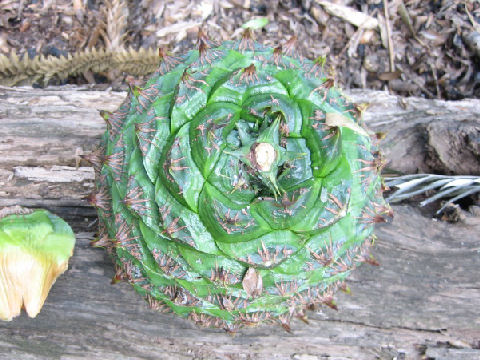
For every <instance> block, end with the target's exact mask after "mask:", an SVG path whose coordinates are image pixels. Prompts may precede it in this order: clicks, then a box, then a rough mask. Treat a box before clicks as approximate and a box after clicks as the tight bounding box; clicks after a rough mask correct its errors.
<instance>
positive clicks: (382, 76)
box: [377, 70, 402, 81]
mask: <svg viewBox="0 0 480 360" xmlns="http://www.w3.org/2000/svg"><path fill="white" fill-rule="evenodd" d="M400 75H402V72H401V71H398V70H397V71H385V72H381V73H378V74H377V77H378V79H379V80H384V81H388V80H395V79H398V78H399V77H400Z"/></svg>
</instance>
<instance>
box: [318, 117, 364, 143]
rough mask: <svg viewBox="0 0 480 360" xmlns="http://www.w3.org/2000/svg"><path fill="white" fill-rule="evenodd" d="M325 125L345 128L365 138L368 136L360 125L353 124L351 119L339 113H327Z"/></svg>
mask: <svg viewBox="0 0 480 360" xmlns="http://www.w3.org/2000/svg"><path fill="white" fill-rule="evenodd" d="M325 124H327V125H328V126H330V127H346V128H349V129H350V130H353V131H355V132H356V133H358V134H360V135H363V136H367V137H368V134H367V132H366V131H365V129H363V128H362V127H361V126H360V125H358V124H357V123H355V122H354V121H353V120H352V119H350V118H348V117H346V116H345V115H342V114H340V113H336V112H335V113H327V114H326V118H325Z"/></svg>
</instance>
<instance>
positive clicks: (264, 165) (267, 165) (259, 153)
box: [254, 143, 276, 171]
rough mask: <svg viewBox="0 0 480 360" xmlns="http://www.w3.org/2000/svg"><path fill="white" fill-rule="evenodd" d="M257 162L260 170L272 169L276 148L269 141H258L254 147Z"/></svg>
mask: <svg viewBox="0 0 480 360" xmlns="http://www.w3.org/2000/svg"><path fill="white" fill-rule="evenodd" d="M254 154H255V163H256V166H257V168H258V169H259V170H260V171H270V169H271V167H272V164H273V162H274V161H275V157H276V153H275V148H274V147H273V146H272V144H269V143H257V144H256V146H255V149H254Z"/></svg>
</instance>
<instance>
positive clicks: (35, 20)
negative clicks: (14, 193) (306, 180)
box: [0, 0, 480, 99]
mask: <svg viewBox="0 0 480 360" xmlns="http://www.w3.org/2000/svg"><path fill="white" fill-rule="evenodd" d="M329 2H330V3H336V4H339V5H343V6H345V7H346V10H347V11H359V12H362V13H363V14H367V15H370V16H371V17H372V18H373V19H375V20H376V21H378V24H379V26H377V27H375V29H374V30H364V29H359V28H357V27H356V26H355V25H352V24H351V23H350V22H349V21H347V20H344V19H342V18H340V17H338V16H334V15H332V14H331V13H329V12H327V10H326V8H325V6H324V5H322V4H321V3H322V1H317V0H272V1H267V0H198V1H193V0H171V1H155V0H141V1H127V0H106V1H99V0H74V1H66V0H44V1H40V0H30V1H18V0H2V1H1V4H0V53H4V54H8V53H10V52H11V51H16V53H17V54H19V55H20V56H22V55H24V54H28V56H30V57H33V56H34V55H36V54H45V55H52V56H62V55H66V54H68V53H72V52H75V51H79V50H83V49H86V48H97V49H98V48H110V49H112V48H121V47H133V48H135V49H138V48H140V47H160V46H167V47H168V48H169V49H170V51H172V52H174V53H179V52H183V51H186V50H188V49H190V48H192V47H193V46H195V42H196V34H197V31H198V29H199V28H201V27H202V28H203V29H205V30H206V31H207V32H208V34H209V36H210V37H211V38H213V39H214V40H219V41H222V40H227V39H231V38H239V37H240V36H241V25H242V24H244V23H245V22H247V21H248V20H251V19H253V18H256V17H259V16H265V17H267V18H268V19H269V23H268V25H266V27H264V28H263V29H262V30H257V31H256V38H257V40H258V41H261V42H264V43H268V44H271V45H276V44H283V43H285V42H286V41H287V40H288V39H289V38H290V37H291V36H292V35H296V36H297V37H298V43H297V46H298V51H299V52H300V53H301V54H302V55H304V56H306V57H309V58H312V59H314V58H317V57H318V56H326V58H327V60H328V64H329V65H330V66H331V67H332V69H333V71H334V72H335V73H336V77H337V81H338V83H339V85H340V86H341V87H343V88H347V89H349V88H371V89H384V88H387V87H389V88H390V90H392V91H393V92H395V93H397V94H401V95H415V96H423V97H426V98H442V99H461V98H468V97H477V98H478V97H480V72H479V69H480V60H479V59H480V25H479V22H480V3H479V2H477V1H471V0H470V1H459V0H443V1H438V0H428V1H425V0H424V1H422V0H404V1H401V0H388V1H383V0H343V1H342V0H340V1H333V0H331V1H329ZM323 3H325V1H324V2H323ZM385 3H386V4H388V7H387V9H388V14H389V16H388V20H389V25H390V26H389V28H390V31H389V32H388V31H387V30H386V25H385V24H386V21H385V19H386V18H385V9H384V4H385ZM354 17H356V18H358V14H357V15H355V16H354ZM408 19H409V20H408ZM389 34H390V40H391V45H392V46H391V49H390V50H389V45H388V43H389V41H388V38H389ZM390 56H392V61H393V68H391V66H390ZM100 75H102V74H100ZM118 77H119V79H118V80H123V75H118ZM108 78H109V79H110V80H111V79H112V78H111V76H109V77H106V76H99V74H84V76H82V77H77V78H73V79H72V78H70V79H68V82H70V83H79V84H81V83H86V82H90V83H92V82H96V83H102V82H108V81H109V80H107V79H108Z"/></svg>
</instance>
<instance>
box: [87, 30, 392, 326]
mask: <svg viewBox="0 0 480 360" xmlns="http://www.w3.org/2000/svg"><path fill="white" fill-rule="evenodd" d="M294 41H295V39H294V38H293V39H291V40H290V41H288V42H287V43H286V44H284V45H283V46H278V47H277V48H275V49H272V48H268V47H264V46H262V45H260V44H258V43H256V42H254V41H253V40H252V38H251V36H250V32H249V30H248V29H247V30H246V31H245V34H244V36H243V38H242V40H241V41H239V42H226V43H223V44H221V45H217V44H214V43H212V42H210V41H209V40H208V39H207V38H206V37H205V36H204V35H203V34H202V33H200V36H199V41H198V50H193V51H190V52H189V53H187V54H186V55H184V56H180V57H174V56H170V55H168V54H167V53H166V52H165V51H160V57H161V63H160V66H159V68H158V69H157V71H156V73H155V74H154V75H153V76H152V77H151V79H150V80H149V81H148V82H147V84H146V85H145V86H144V87H142V88H140V87H136V86H134V85H132V86H131V91H130V92H129V95H128V98H127V99H126V100H125V102H124V103H123V104H122V105H121V106H120V108H119V109H118V110H117V111H116V112H114V113H108V112H103V113H102V115H103V117H104V119H105V120H106V122H107V125H108V130H107V132H106V133H105V135H104V139H103V141H104V147H103V148H101V149H99V150H98V151H97V152H94V153H92V154H90V155H89V156H87V158H88V159H89V160H90V161H91V162H92V163H93V164H94V167H95V170H96V175H97V182H98V188H97V191H96V193H95V194H93V195H92V196H91V201H92V203H93V204H94V205H95V206H96V207H97V208H98V212H99V218H100V225H101V226H100V232H101V237H100V239H99V240H98V241H97V242H96V245H97V246H104V247H106V248H107V249H108V251H109V252H110V253H111V254H112V256H113V257H114V259H115V261H116V264H117V269H118V273H117V275H116V278H117V279H127V280H128V281H129V282H130V283H131V284H132V285H133V286H134V287H135V289H136V290H137V291H138V292H140V293H141V294H142V295H144V296H145V297H146V298H147V299H148V301H149V303H150V305H151V306H152V307H154V308H156V309H164V310H173V311H174V312H175V313H177V314H180V315H182V316H185V317H189V318H191V319H192V320H194V321H195V322H197V323H199V324H202V325H206V326H216V327H223V328H226V329H229V330H232V329H234V328H236V327H237V326H241V325H252V324H258V323H261V322H268V321H279V322H280V323H281V324H282V325H283V326H284V327H285V328H287V329H288V326H289V322H290V319H291V317H292V316H295V315H296V316H304V312H305V310H306V309H308V308H312V307H313V306H315V305H318V304H326V305H328V306H330V307H332V308H336V304H335V301H334V300H333V293H334V291H335V290H336V289H337V288H339V287H340V288H342V289H344V290H346V289H347V287H346V285H345V283H344V280H345V278H346V277H347V276H348V274H349V273H350V272H351V270H352V269H354V268H355V267H356V266H357V265H358V264H359V263H362V262H369V263H372V264H376V261H375V260H374V259H373V258H372V257H371V256H370V255H369V252H368V246H369V245H370V244H371V243H372V241H373V238H374V236H373V233H372V231H373V225H374V223H376V222H379V221H383V216H384V215H390V210H389V208H388V206H386V204H385V202H384V200H383V197H382V184H381V178H380V175H379V172H380V169H381V167H382V164H383V163H382V159H381V157H380V155H379V153H378V151H377V149H376V146H375V144H374V143H373V142H372V139H371V137H370V136H369V133H368V132H367V131H366V130H365V129H364V127H363V125H362V123H361V121H360V120H359V117H360V111H359V109H358V108H357V107H356V106H354V105H352V104H349V103H348V101H347V100H346V99H345V98H344V97H343V95H342V94H341V92H340V91H339V90H338V89H336V88H335V87H334V80H333V78H332V77H330V76H329V75H328V74H326V73H325V72H324V69H323V65H324V64H323V62H322V61H321V59H317V61H310V60H306V59H303V58H302V57H300V56H299V55H298V54H296V52H295V49H294Z"/></svg>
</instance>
